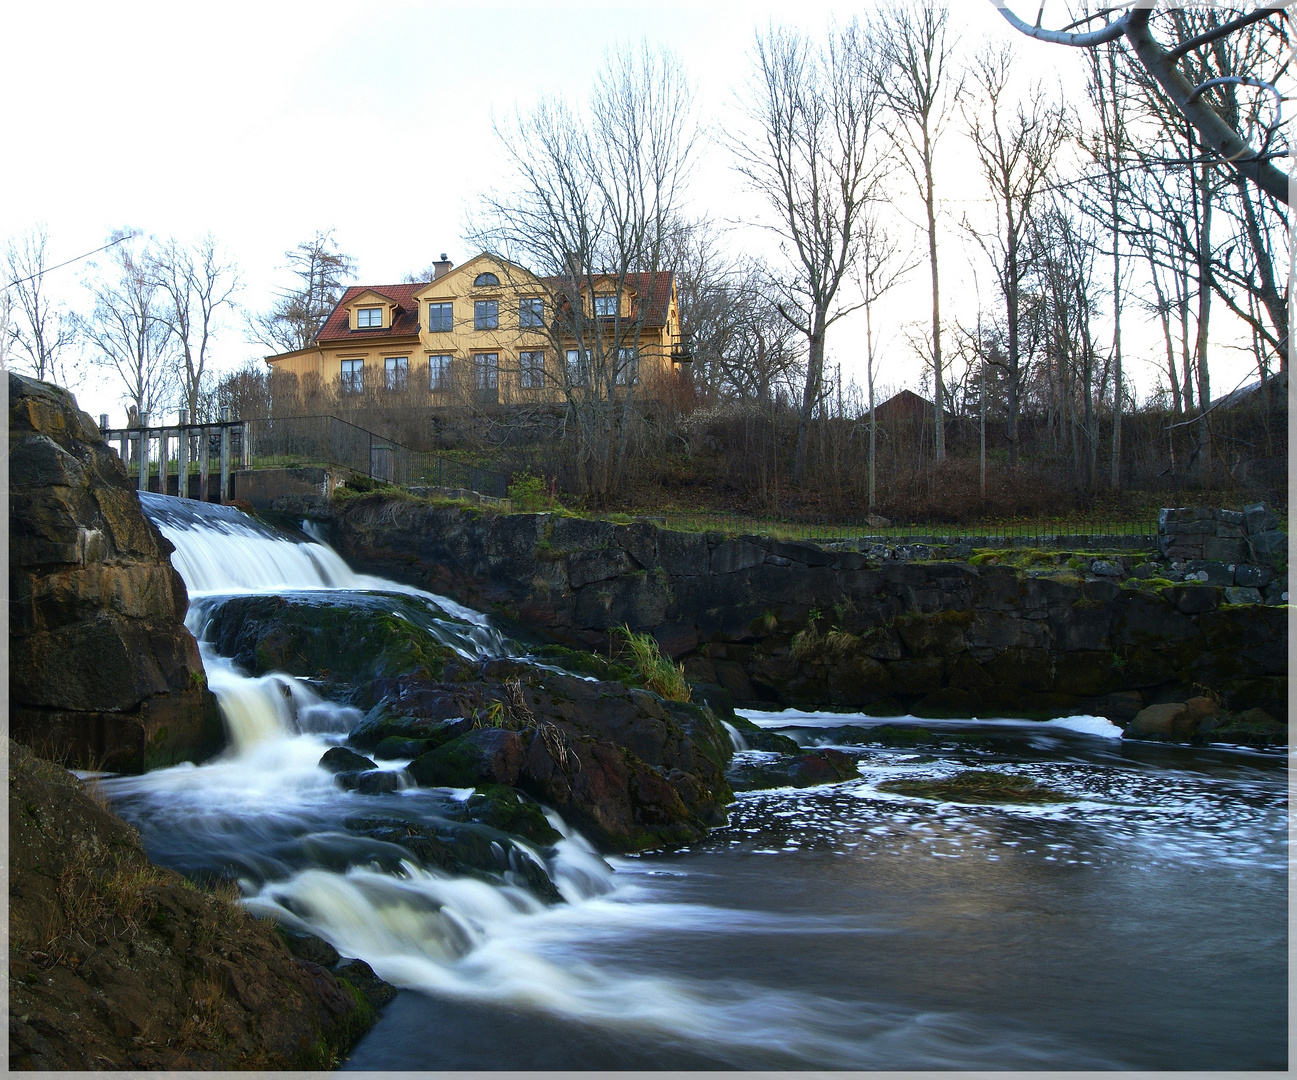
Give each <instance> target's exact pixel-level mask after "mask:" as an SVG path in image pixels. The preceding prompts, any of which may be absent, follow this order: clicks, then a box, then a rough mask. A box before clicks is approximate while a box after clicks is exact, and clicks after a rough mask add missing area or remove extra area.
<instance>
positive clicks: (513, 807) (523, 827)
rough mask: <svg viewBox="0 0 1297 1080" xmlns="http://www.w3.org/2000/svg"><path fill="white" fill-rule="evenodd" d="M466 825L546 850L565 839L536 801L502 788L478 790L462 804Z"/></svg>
mask: <svg viewBox="0 0 1297 1080" xmlns="http://www.w3.org/2000/svg"><path fill="white" fill-rule="evenodd" d="M463 816H464V820H466V821H476V822H480V823H481V824H483V825H489V826H490V827H491V828H493V829H499V830H500V831H501V832H507V833H512V834H513V835H515V836H521V837H522V838H523V839H524V840H529V841H531V842H532V843H533V844H537V845H539V846H541V847H546V846H548V845H550V844H556V843H558V841H559V840H561V839H562V833H560V832H559V831H558V830H557V829H555V828H554V826H552V825H551V824H550V823H549V819H548V818H546V817H545V813H544V811H543V810H541V808H540V806H539V805H537V804H536V803H535V802H534V801H533V800H531V799H529V798H527V797H526V796H525V795H523V794H522V793H521V792H519V791H516V790H515V789H513V788H511V787H506V786H505V785H503V784H493V785H491V786H490V787H485V788H479V789H478V790H477V791H475V792H474V793H473V794H472V795H471V796H470V797H469V799H468V801H467V802H465V803H464V804H463Z"/></svg>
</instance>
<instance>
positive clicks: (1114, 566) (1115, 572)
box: [1090, 559, 1123, 578]
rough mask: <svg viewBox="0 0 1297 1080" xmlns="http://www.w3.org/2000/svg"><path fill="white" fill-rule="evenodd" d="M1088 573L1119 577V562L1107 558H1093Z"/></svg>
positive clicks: (1120, 573)
mask: <svg viewBox="0 0 1297 1080" xmlns="http://www.w3.org/2000/svg"><path fill="white" fill-rule="evenodd" d="M1090 573H1092V574H1098V575H1099V576H1100V577H1114V578H1115V577H1121V576H1123V575H1122V570H1121V565H1120V564H1119V563H1115V562H1111V561H1109V560H1108V559H1095V560H1094V562H1092V563H1091V564H1090Z"/></svg>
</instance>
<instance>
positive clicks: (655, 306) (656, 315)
mask: <svg viewBox="0 0 1297 1080" xmlns="http://www.w3.org/2000/svg"><path fill="white" fill-rule="evenodd" d="M671 279H672V273H671V271H670V270H659V271H658V272H657V273H656V274H650V273H647V272H645V273H642V274H627V275H626V284H627V285H629V286H630V287H631V288H632V289H634V290H635V293H636V295H637V296H639V297H640V299H641V302H642V301H643V298H644V297H646V296H647V297H648V313H647V314H646V315H645V316H644V325H645V326H651V327H654V328H656V327H660V326H665V325H666V321H667V311H668V310H669V309H670V307H671ZM541 280H542V281H544V282H545V284H546V285H548V286H549V287H550V288H551V289H552V290H553V291H554V292H556V293H559V294H560V295H561V294H562V293H563V291H564V285H565V283H566V280H567V279H565V278H560V277H547V278H542V279H541ZM616 281H617V277H616V275H615V274H595V275H594V283H595V287H596V288H598V286H599V285H600V284H603V283H607V284H615V283H616ZM582 282H583V283H584V278H583V279H582Z"/></svg>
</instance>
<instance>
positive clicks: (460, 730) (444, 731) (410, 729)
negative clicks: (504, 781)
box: [347, 701, 472, 759]
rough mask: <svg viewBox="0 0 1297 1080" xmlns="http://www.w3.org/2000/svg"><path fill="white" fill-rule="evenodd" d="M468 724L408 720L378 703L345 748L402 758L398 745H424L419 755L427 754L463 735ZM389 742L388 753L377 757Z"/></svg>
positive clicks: (463, 721)
mask: <svg viewBox="0 0 1297 1080" xmlns="http://www.w3.org/2000/svg"><path fill="white" fill-rule="evenodd" d="M471 724H472V722H471V721H470V720H466V719H463V718H460V717H452V718H450V719H448V720H430V719H428V718H426V717H421V716H407V715H406V714H405V713H403V712H402V711H401V709H400V707H399V706H398V705H395V704H393V703H392V702H389V701H381V702H379V703H378V704H377V705H375V706H374V707H373V708H372V709H370V710H369V712H367V713H366V714H365V719H364V720H362V721H361V722H360V723H359V724H357V725H356V727H354V728H353V729H352V731H351V734H350V735H348V736H347V745H348V746H351V747H353V748H355V749H357V750H364V751H367V752H373V753H375V754H377V755H378V756H379V757H386V758H389V759H390V758H396V757H404V756H405V755H404V754H400V753H396V752H395V750H396V743H397V742H405V743H411V744H412V743H415V742H419V743H423V744H424V745H423V747H422V749H421V750H420V753H427V752H428V751H429V750H433V749H435V748H436V747H438V746H441V745H442V744H443V743H448V742H450V740H451V739H454V738H457V737H458V736H460V735H463V734H464V732H466V731H467V730H468V729H469V727H470V726H471ZM388 740H392V741H391V742H390V743H388V746H387V748H386V751H387V752H384V753H381V754H380V753H378V748H379V747H380V746H382V745H383V744H384V743H385V742H388ZM415 756H418V755H415Z"/></svg>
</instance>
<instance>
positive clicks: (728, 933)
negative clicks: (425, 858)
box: [104, 496, 1288, 1070]
mask: <svg viewBox="0 0 1297 1080" xmlns="http://www.w3.org/2000/svg"><path fill="white" fill-rule="evenodd" d="M145 502H146V512H148V513H149V514H150V516H151V517H153V518H154V520H155V521H156V522H157V523H158V524H159V526H160V528H161V529H162V530H163V532H164V533H165V534H166V535H167V537H168V538H169V539H170V540H171V541H172V542H173V543H174V544H175V545H176V547H177V551H176V553H175V555H173V562H174V564H175V565H176V567H177V569H178V570H179V571H180V573H181V575H182V576H183V577H184V578H185V581H186V584H187V585H188V587H189V589H190V594H191V607H190V616H189V625H190V627H191V629H193V630H194V632H195V634H196V635H197V636H198V637H199V638H200V642H201V639H202V630H203V625H202V624H203V621H204V618H205V616H204V613H205V612H206V611H207V610H210V607H211V605H212V604H214V603H218V602H219V598H220V596H221V595H224V594H227V593H231V592H246V591H278V592H293V591H303V590H320V589H334V590H349V591H359V592H366V593H371V594H374V593H376V594H380V595H381V594H383V593H400V594H401V595H403V596H405V597H407V598H410V597H414V598H416V599H417V600H419V601H420V602H421V603H425V604H426V606H427V610H428V619H429V625H435V626H436V627H438V628H439V631H440V632H441V633H442V634H444V637H443V640H446V641H447V642H453V643H454V644H455V647H457V648H459V649H460V650H461V651H462V652H464V653H465V655H471V656H485V655H493V654H500V653H508V652H517V651H518V647H516V646H514V645H513V643H511V642H509V641H508V639H506V638H504V637H503V636H502V635H500V634H499V633H498V632H497V631H496V630H495V629H494V628H492V627H491V625H490V621H489V619H487V618H486V617H485V616H482V615H480V614H478V613H476V612H471V611H468V610H467V609H464V608H462V607H461V606H459V605H457V604H454V603H452V602H451V601H449V600H446V599H445V598H440V597H433V596H430V595H429V594H426V593H420V592H419V591H418V590H413V589H410V588H407V587H405V586H401V585H397V584H395V583H392V582H386V581H383V580H382V579H377V578H372V577H365V576H362V575H357V574H355V573H353V572H352V571H351V570H350V569H349V568H348V567H347V566H346V564H345V563H344V562H343V561H342V560H341V559H340V558H339V557H338V556H337V554H336V553H335V552H333V551H331V550H330V549H329V548H328V547H327V546H325V545H324V544H322V543H319V542H316V541H312V540H310V539H309V538H307V537H305V536H297V537H287V536H284V535H281V534H277V533H275V532H274V531H273V530H270V529H269V528H267V527H266V526H264V525H262V524H260V523H257V522H254V521H253V520H252V519H250V518H247V517H246V516H244V515H241V514H239V513H238V512H237V511H235V510H233V509H231V508H214V507H209V506H204V505H202V504H191V503H187V502H186V501H183V500H176V499H167V500H162V499H161V497H158V496H150V497H147V498H146V500H145ZM201 647H202V652H203V659H204V663H205V665H206V667H207V672H208V679H209V684H210V685H211V687H212V689H213V691H214V692H215V693H216V695H217V697H218V700H219V701H220V704H221V708H222V712H223V714H224V715H225V718H226V722H227V725H228V727H229V730H230V732H231V737H232V746H231V748H230V749H229V750H228V751H227V752H226V753H225V754H224V755H222V756H221V757H220V758H218V759H217V760H214V761H212V762H209V763H207V764H205V765H202V766H197V767H195V766H192V765H182V766H177V767H175V768H171V769H163V770H157V771H155V772H152V773H148V774H146V775H144V776H140V777H117V778H110V779H107V780H105V781H104V788H105V790H106V792H107V793H108V795H109V797H110V799H111V800H112V801H113V803H114V805H115V808H116V809H117V810H118V811H119V812H120V813H121V814H122V815H123V816H124V817H126V818H127V819H128V820H130V821H131V822H133V823H134V824H135V825H136V826H137V827H138V828H139V829H140V831H141V835H142V836H143V838H144V842H145V845H146V847H147V848H148V850H149V852H150V855H151V856H152V857H153V858H154V859H155V860H156V861H158V862H160V863H162V864H164V865H168V866H172V867H174V868H176V869H178V870H181V871H182V872H185V873H190V874H197V875H201V874H204V873H219V874H225V875H230V876H234V877H236V878H237V879H238V880H239V882H240V886H241V889H242V892H243V894H244V903H245V905H246V906H247V907H248V908H249V909H250V910H252V911H253V912H255V913H257V914H262V915H269V916H273V917H276V918H279V919H280V920H282V921H283V922H285V923H286V924H288V925H289V926H291V927H294V928H296V929H306V930H310V931H311V932H312V933H315V934H318V935H319V936H320V937H323V938H325V939H326V940H328V941H329V942H330V943H332V944H333V945H334V946H335V947H336V948H338V950H339V951H340V952H342V953H343V954H344V955H347V956H359V957H361V958H363V959H364V960H366V961H367V962H368V963H369V964H370V965H371V966H372V967H373V968H374V970H375V971H376V972H377V973H378V974H379V975H380V976H381V977H383V978H385V979H387V980H388V981H390V982H392V983H394V984H395V985H397V986H399V987H402V988H403V991H402V993H400V994H399V995H398V996H397V998H396V999H395V1000H394V1001H393V1002H392V1003H391V1004H390V1005H389V1006H388V1007H387V1009H386V1010H385V1011H384V1014H383V1016H382V1017H381V1019H380V1020H379V1022H378V1023H377V1024H376V1025H375V1027H374V1028H373V1029H372V1030H371V1031H370V1032H369V1033H368V1035H366V1036H365V1037H364V1038H363V1039H362V1040H361V1042H360V1043H359V1044H358V1045H357V1046H356V1048H355V1049H354V1051H353V1053H352V1055H351V1057H350V1059H349V1061H348V1062H347V1064H346V1066H345V1068H349V1069H407V1070H434V1069H436V1070H445V1069H622V1070H639V1069H707V1068H714V1069H771V1068H777V1069H807V1068H830V1069H843V1068H855V1069H924V1068H954V1069H1024V1068H1025V1069H1042V1070H1044V1069H1048V1070H1065V1069H1154V1068H1161V1069H1181V1070H1218V1069H1284V1068H1286V1067H1287V1024H1286V1019H1287V1011H1288V990H1287V954H1288V946H1287V867H1288V863H1287V771H1286V762H1285V760H1284V759H1283V758H1276V757H1273V756H1266V755H1262V754H1256V753H1249V752H1244V751H1238V750H1230V749H1225V748H1209V749H1187V748H1171V747H1162V746H1154V745H1138V744H1132V743H1129V742H1123V741H1121V740H1120V738H1119V737H1117V736H1119V732H1118V731H1117V729H1115V728H1113V727H1112V726H1111V725H1109V724H1107V723H1106V721H1102V720H1098V719H1096V718H1071V719H1060V720H1059V721H1054V722H1050V723H1047V724H1042V723H1033V722H1028V721H1013V720H1003V721H997V722H994V723H992V722H988V721H985V720H983V721H973V720H969V721H966V722H962V723H944V724H942V723H939V722H935V721H918V720H914V719H913V718H909V719H901V720H898V719H896V718H891V719H889V720H887V721H886V723H888V724H889V725H893V726H895V725H902V726H903V725H905V724H913V725H916V726H917V725H922V726H923V727H925V728H927V729H929V730H930V731H933V732H934V733H935V734H936V735H937V736H944V735H946V734H949V735H952V736H953V735H967V734H969V733H975V734H977V735H979V736H981V737H980V738H976V739H971V740H970V739H967V738H964V739H956V738H951V739H949V740H948V741H942V740H941V739H940V738H939V739H938V741H937V743H936V744H934V745H931V746H928V747H925V748H923V750H922V752H919V751H917V750H915V749H906V748H905V747H903V746H899V747H891V748H888V747H879V746H861V745H853V744H851V743H848V742H839V741H838V740H837V737H836V736H835V728H841V727H842V726H843V725H844V724H845V725H850V726H852V727H855V728H859V727H862V726H863V727H868V726H870V725H872V724H876V723H881V722H882V721H879V720H875V719H874V718H870V717H867V716H863V715H860V714H856V715H853V716H836V715H829V714H807V713H793V712H786V713H749V714H747V715H748V716H749V718H750V719H752V720H753V721H754V722H756V723H757V724H758V725H760V726H762V727H766V728H770V729H774V730H778V731H781V732H784V733H786V734H790V735H792V736H793V737H795V738H797V739H798V741H800V742H802V743H804V744H807V745H837V746H838V747H839V748H840V749H842V750H844V751H846V752H847V753H850V754H851V755H852V756H853V757H855V758H857V759H858V762H859V769H860V776H859V777H858V778H856V779H852V780H849V781H846V782H843V783H839V784H833V785H827V786H823V787H816V788H805V789H790V788H782V789H775V790H768V791H754V792H747V793H742V794H740V795H739V796H738V797H737V800H736V802H735V803H734V805H733V806H732V807H731V808H730V815H729V822H728V824H727V825H725V826H723V827H719V828H716V829H714V830H713V831H712V832H711V833H710V835H709V836H708V837H707V839H706V840H705V841H703V842H701V843H698V844H695V845H693V846H692V847H689V848H686V849H683V850H677V851H672V852H665V853H664V852H655V853H648V854H644V855H640V856H635V857H618V858H608V859H604V858H601V857H600V856H599V855H597V854H596V853H595V852H594V851H593V850H592V849H591V848H590V846H589V845H588V844H587V843H586V842H585V841H584V840H583V839H582V838H581V837H580V836H579V835H577V834H576V833H574V832H572V831H571V830H570V829H568V828H567V827H566V825H564V823H563V822H561V821H560V820H559V819H558V818H557V816H556V815H552V814H551V815H550V818H551V822H552V823H553V824H554V825H555V826H556V827H557V828H559V830H560V831H561V832H563V833H564V839H563V840H562V841H560V842H559V843H558V844H557V845H555V846H554V848H553V849H551V850H547V851H540V852H536V853H535V857H536V858H537V859H539V860H541V861H543V863H544V865H545V867H546V870H547V873H548V874H549V876H550V877H551V878H552V879H553V880H554V882H555V884H556V885H557V886H558V888H559V891H560V892H561V894H562V895H563V897H564V899H565V900H566V901H567V902H566V903H561V904H554V905H549V906H547V905H544V904H542V903H540V902H539V901H537V900H536V899H534V898H533V897H532V896H531V894H529V893H528V892H526V891H525V890H524V889H522V888H520V887H516V886H513V885H510V884H490V883H487V882H484V881H481V880H477V879H471V878H456V877H453V876H449V875H447V874H445V873H442V872H440V871H435V870H428V869H425V868H422V867H419V866H417V865H415V864H414V863H413V861H412V860H411V859H410V858H409V856H408V855H406V856H405V859H404V860H402V859H400V858H399V857H397V852H399V851H400V849H396V852H393V851H391V850H385V848H387V847H390V845H382V844H380V843H379V842H377V841H374V840H371V839H369V838H367V837H361V836H357V835H355V834H354V833H353V832H351V831H349V829H348V825H347V822H348V820H349V819H352V818H355V817H356V816H358V815H362V814H364V813H366V812H374V807H375V806H376V805H377V804H379V803H380V802H381V803H382V804H383V806H384V807H385V808H390V807H391V806H394V805H396V806H399V807H400V812H401V813H402V814H403V815H408V816H409V817H410V818H411V820H429V821H431V820H436V819H437V817H438V815H439V814H441V813H442V812H444V811H445V810H446V808H447V807H448V806H450V805H452V804H453V802H454V801H455V800H462V799H463V798H465V797H466V796H467V794H468V793H467V792H464V791H452V790H445V789H442V790H438V789H418V788H405V789H403V790H400V791H397V792H395V793H391V794H386V795H363V794H358V793H356V792H347V791H343V790H341V789H340V788H339V787H338V786H337V784H336V782H335V780H334V778H333V776H332V775H331V774H330V773H328V772H326V771H325V770H324V769H322V768H320V767H319V766H318V764H317V762H318V760H319V758H320V756H321V754H322V753H323V752H324V751H325V750H326V749H328V747H329V746H331V745H336V744H337V743H339V742H341V741H342V739H343V738H345V735H346V733H347V731H348V730H349V729H350V727H351V726H353V725H354V724H355V723H356V722H357V721H358V720H359V718H360V716H359V713H357V712H356V711H355V710H353V709H348V708H346V707H344V706H340V705H337V704H333V703H330V702H327V701H324V700H322V699H320V698H319V697H318V696H317V695H316V693H315V692H314V691H313V690H312V688H311V687H310V686H309V685H307V684H306V683H305V682H303V681H301V680H296V679H291V678H289V677H287V676H275V675H271V676H265V677H263V678H261V679H250V678H247V677H246V675H244V674H243V673H241V672H239V671H237V670H236V669H235V668H234V667H233V666H232V665H231V664H230V662H229V661H228V660H225V659H223V658H221V657H219V656H217V655H216V654H215V653H214V652H213V651H212V648H211V646H210V645H209V644H203V645H202V646H201ZM742 754H744V755H746V756H747V757H749V758H751V759H753V760H759V759H760V758H761V756H762V755H761V754H760V752H756V751H742ZM969 766H972V767H976V768H979V769H992V770H996V769H1005V768H1011V769H1012V771H1013V772H1014V773H1017V774H1020V775H1029V776H1030V777H1032V778H1033V779H1035V780H1037V781H1039V782H1040V783H1042V784H1045V785H1048V786H1049V787H1051V788H1054V789H1056V790H1059V791H1061V792H1063V793H1065V794H1066V795H1067V796H1069V798H1068V800H1067V801H1063V802H1057V803H1050V804H1023V805H972V804H961V803H954V802H940V801H934V800H931V799H924V798H917V797H910V796H905V795H899V794H893V793H888V792H885V791H882V790H879V789H878V787H877V785H878V783H879V782H880V781H882V780H884V779H894V778H896V777H898V776H905V777H939V776H942V775H945V774H948V773H950V772H953V771H955V770H957V769H959V768H964V767H969ZM389 767H392V768H397V767H399V766H398V765H397V764H396V763H392V764H391V765H390V766H389Z"/></svg>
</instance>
